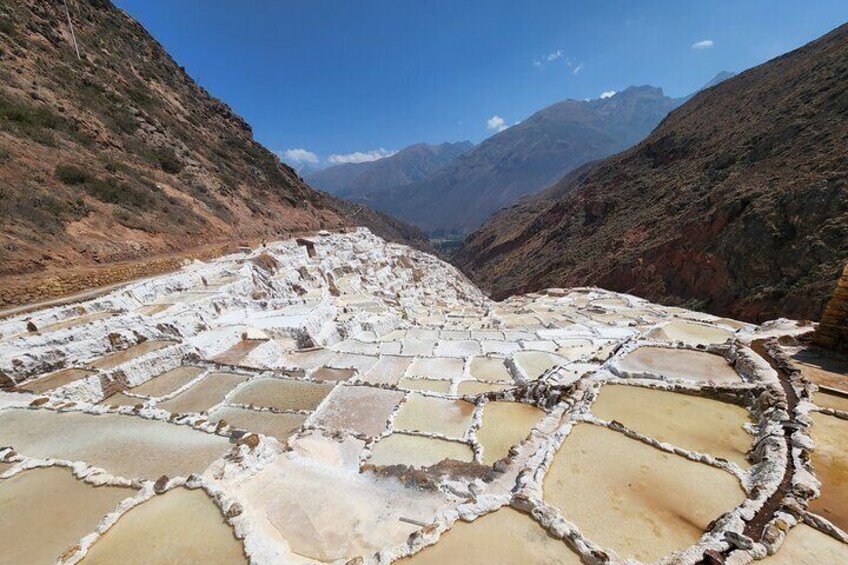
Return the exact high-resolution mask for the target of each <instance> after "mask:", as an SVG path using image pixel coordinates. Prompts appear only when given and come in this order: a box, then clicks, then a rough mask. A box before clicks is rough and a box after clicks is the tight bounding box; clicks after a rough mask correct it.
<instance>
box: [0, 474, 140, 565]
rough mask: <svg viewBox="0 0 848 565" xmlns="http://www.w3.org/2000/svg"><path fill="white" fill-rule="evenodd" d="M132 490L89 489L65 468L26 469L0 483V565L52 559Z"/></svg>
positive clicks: (67, 547)
mask: <svg viewBox="0 0 848 565" xmlns="http://www.w3.org/2000/svg"><path fill="white" fill-rule="evenodd" d="M134 495H135V491H134V490H133V489H128V488H119V487H108V486H102V487H93V486H91V485H88V484H86V483H84V482H83V481H80V480H77V479H75V478H74V476H73V473H71V471H70V469H64V468H60V467H50V468H44V469H31V470H29V471H25V472H23V473H19V474H17V475H15V477H13V478H11V479H6V480H3V481H0V532H2V539H4V540H6V543H4V544H3V549H2V552H0V563H2V564H4V565H20V564H23V563H33V564H38V563H43V564H50V563H55V562H56V561H57V559H58V558H59V557H60V556H61V555H62V554H63V553H64V552H65V551H66V550H67V549H69V548H70V547H72V546H73V545H75V544H76V543H77V542H79V540H80V539H81V538H82V537H83V536H86V535H88V534H90V533H91V532H93V531H94V529H95V528H96V527H97V524H98V523H99V522H100V520H101V519H102V518H103V517H104V516H105V515H106V514H108V513H109V512H113V511H114V510H115V508H116V507H117V506H118V503H119V502H120V501H122V500H123V499H125V498H129V497H131V496H134Z"/></svg>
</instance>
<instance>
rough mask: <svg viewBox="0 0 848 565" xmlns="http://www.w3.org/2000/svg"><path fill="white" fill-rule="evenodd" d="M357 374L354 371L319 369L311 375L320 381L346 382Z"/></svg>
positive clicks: (329, 368) (330, 368)
mask: <svg viewBox="0 0 848 565" xmlns="http://www.w3.org/2000/svg"><path fill="white" fill-rule="evenodd" d="M354 374H355V371H354V370H353V369H333V368H332V367H319V368H317V369H315V371H314V372H313V373H312V374H311V375H310V376H311V377H312V378H313V379H318V380H319V381H333V382H341V381H346V380H348V379H349V378H351V377H352V376H353V375H354Z"/></svg>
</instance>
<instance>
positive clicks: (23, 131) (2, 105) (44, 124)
mask: <svg viewBox="0 0 848 565" xmlns="http://www.w3.org/2000/svg"><path fill="white" fill-rule="evenodd" d="M0 129H2V130H5V131H8V132H11V133H14V134H17V135H21V136H25V137H28V138H30V139H32V140H33V141H35V142H36V143H40V144H41V145H47V146H50V147H54V146H55V145H56V143H57V141H56V135H55V133H56V132H59V133H64V134H65V135H68V136H69V137H71V138H72V139H74V140H75V141H77V142H79V143H81V144H83V145H89V144H90V143H91V139H89V138H88V137H87V136H86V135H84V134H83V133H81V132H80V131H79V130H78V129H77V128H76V125H74V124H73V123H71V122H69V121H68V120H66V119H65V118H63V117H62V116H59V115H58V114H56V113H55V112H53V111H52V110H51V109H50V108H48V107H47V106H43V105H34V104H29V103H27V102H22V101H19V100H14V99H11V98H7V97H5V96H3V95H0Z"/></svg>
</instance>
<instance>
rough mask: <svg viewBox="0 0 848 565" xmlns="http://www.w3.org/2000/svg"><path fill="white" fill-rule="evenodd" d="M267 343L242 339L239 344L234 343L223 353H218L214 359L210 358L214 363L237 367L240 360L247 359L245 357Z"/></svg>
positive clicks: (262, 340) (263, 340)
mask: <svg viewBox="0 0 848 565" xmlns="http://www.w3.org/2000/svg"><path fill="white" fill-rule="evenodd" d="M266 341H268V340H267V339H243V340H241V341H240V342H238V343H236V344H235V345H233V346H232V347H230V348H229V349H227V350H226V351H224V352H223V353H219V354H218V355H216V356H215V357H213V358H212V361H215V362H216V363H223V364H224V365H238V364H239V363H240V362H241V361H242V359H244V358H245V357H247V355H248V354H249V353H250V352H251V351H253V350H254V349H256V348H257V347H259V346H260V345H262V344H263V343H265V342H266Z"/></svg>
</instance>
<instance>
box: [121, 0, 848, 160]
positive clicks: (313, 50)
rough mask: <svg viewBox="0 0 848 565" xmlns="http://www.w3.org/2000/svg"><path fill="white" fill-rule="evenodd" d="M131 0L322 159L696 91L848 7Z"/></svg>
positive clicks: (274, 133)
mask: <svg viewBox="0 0 848 565" xmlns="http://www.w3.org/2000/svg"><path fill="white" fill-rule="evenodd" d="M116 4H117V5H118V6H119V7H121V8H123V9H125V10H126V11H127V12H129V13H130V15H132V16H133V17H134V18H136V19H137V20H139V21H140V22H141V23H142V24H143V25H144V26H145V27H146V28H147V29H148V30H149V31H150V32H151V33H152V34H153V36H154V37H155V38H156V39H157V40H159V41H160V42H161V43H162V44H163V45H164V46H165V48H166V49H167V50H168V51H169V52H170V53H171V55H172V56H173V57H174V58H175V59H176V61H177V62H178V63H179V64H181V65H183V66H184V67H185V68H186V70H187V71H188V72H189V74H191V76H192V77H194V78H195V79H196V80H197V81H198V82H199V83H200V84H201V85H203V86H204V87H205V88H206V89H207V90H209V91H210V92H211V93H212V94H214V95H215V96H217V97H219V98H221V99H223V100H224V101H226V102H227V103H229V104H230V105H231V106H232V107H233V108H234V109H235V111H236V112H238V113H239V114H241V115H242V116H244V117H245V118H246V119H247V120H248V121H249V122H250V123H251V125H252V126H253V129H254V132H255V136H256V138H257V139H258V140H259V141H260V142H262V143H263V144H264V145H266V146H267V147H268V148H269V149H271V150H274V151H277V152H279V153H280V154H281V155H284V154H285V152H286V151H290V153H288V156H289V159H287V160H289V161H290V162H292V164H293V165H298V164H301V165H302V164H303V162H301V163H297V162H293V161H295V160H296V159H295V158H296V157H298V156H299V157H300V158H301V159H302V160H305V161H310V160H313V155H314V159H317V161H318V165H319V166H321V165H326V164H328V163H329V162H341V161H345V160H357V159H366V158H371V157H373V156H376V155H380V154H385V153H386V152H391V151H394V150H397V149H401V148H403V147H405V146H407V145H410V144H413V143H417V142H421V141H424V142H429V143H439V142H442V141H459V140H465V139H468V140H471V141H473V142H475V143H477V142H479V141H481V140H482V139H484V138H486V137H488V136H489V135H491V134H492V133H493V132H494V131H496V130H497V129H498V128H499V127H503V126H502V125H501V124H503V125H509V124H512V123H515V122H517V121H520V120H522V119H524V118H526V117H527V116H529V115H530V114H532V113H533V112H535V111H536V110H539V109H541V108H542V107H544V106H547V105H549V104H551V103H553V102H556V101H558V100H562V99H565V98H597V97H598V96H599V95H601V93H603V92H605V91H610V90H621V89H623V88H626V87H627V86H629V85H634V84H651V85H654V86H660V87H662V88H663V89H665V91H666V93H667V94H670V95H672V96H682V95H685V94H688V93H690V92H692V91H694V90H696V89H697V88H698V87H700V86H701V85H703V84H704V83H705V82H707V81H708V80H709V79H710V78H712V76H714V75H715V74H716V73H717V72H719V71H721V70H731V71H741V70H744V69H746V68H749V67H751V66H754V65H757V64H759V63H762V62H764V61H766V60H768V59H770V58H773V57H775V56H777V55H779V54H781V53H785V52H786V51H789V50H792V49H794V48H796V47H799V46H800V45H803V44H804V43H806V42H808V41H810V40H812V39H815V38H816V37H818V36H820V35H822V34H824V33H826V32H827V31H830V30H831V29H833V28H835V27H837V26H838V25H840V24H842V23H844V22H845V21H848V1H846V0H807V1H792V2H790V1H784V0H756V1H755V0H715V1H706V2H690V1H688V0H683V1H681V0H674V1H651V0H642V1H619V0H603V1H597V0H595V1H575V0H549V1H548V0H545V1H534V0H519V1H510V2H506V1H497V0H450V1H441V0H439V1H436V0H430V1H424V0H418V1H412V0H384V1H365V0H361V1H360V0H338V1H330V0H299V1H282V0H279V1H272V0H251V1H236V0H116ZM495 118H496V119H495ZM296 149H299V150H301V152H291V150H296ZM381 150H382V151H381ZM357 154H359V155H357ZM333 156H335V157H333Z"/></svg>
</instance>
